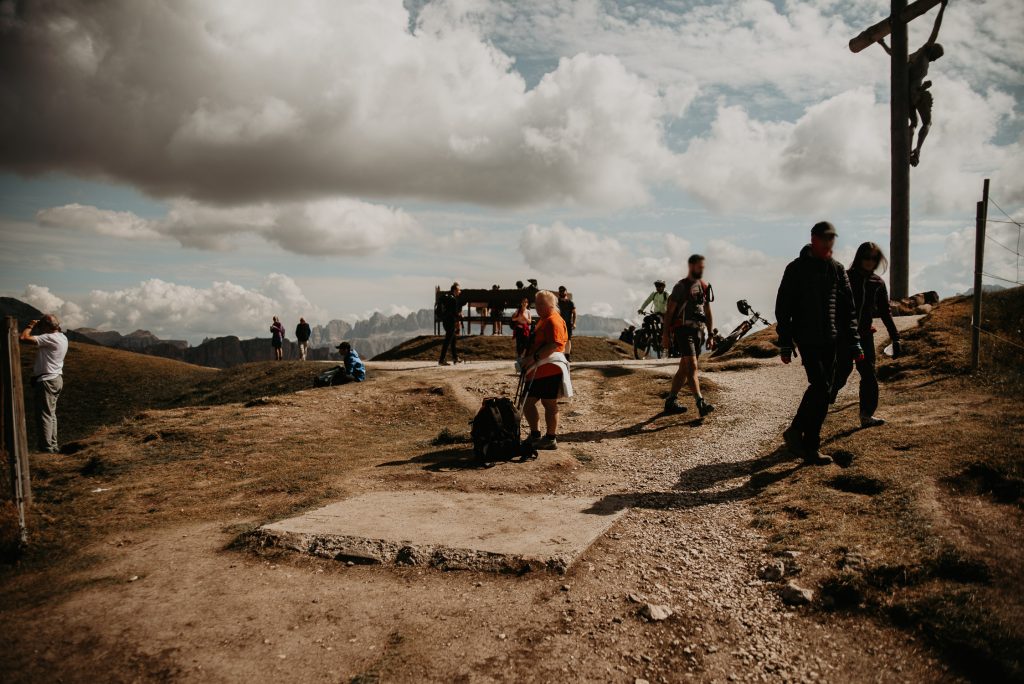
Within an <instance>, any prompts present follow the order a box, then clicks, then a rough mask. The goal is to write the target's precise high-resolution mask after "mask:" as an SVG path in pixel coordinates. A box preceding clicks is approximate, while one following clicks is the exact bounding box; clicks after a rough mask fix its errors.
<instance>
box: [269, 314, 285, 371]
mask: <svg viewBox="0 0 1024 684" xmlns="http://www.w3.org/2000/svg"><path fill="white" fill-rule="evenodd" d="M270 344H271V345H272V346H273V347H274V360H275V361H280V360H281V359H283V358H284V350H283V349H282V347H284V326H283V325H282V324H281V319H280V318H278V317H277V316H274V322H273V323H271V324H270Z"/></svg>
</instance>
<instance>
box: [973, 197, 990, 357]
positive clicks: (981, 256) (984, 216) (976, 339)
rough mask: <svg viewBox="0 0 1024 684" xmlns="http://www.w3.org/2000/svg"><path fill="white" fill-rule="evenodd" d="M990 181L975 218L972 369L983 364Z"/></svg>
mask: <svg viewBox="0 0 1024 684" xmlns="http://www.w3.org/2000/svg"><path fill="white" fill-rule="evenodd" d="M988 183H989V179H988V178H986V179H985V183H984V185H983V186H982V191H981V198H982V199H981V201H980V202H978V205H977V211H976V213H975V219H974V310H973V312H972V314H971V370H974V371H976V370H978V367H979V366H980V365H981V294H982V283H981V275H982V273H983V272H984V271H985V227H986V224H987V223H988Z"/></svg>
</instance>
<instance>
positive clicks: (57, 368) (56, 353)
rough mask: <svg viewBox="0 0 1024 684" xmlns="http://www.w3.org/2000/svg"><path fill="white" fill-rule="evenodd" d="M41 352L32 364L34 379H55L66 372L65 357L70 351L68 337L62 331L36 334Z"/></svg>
mask: <svg viewBox="0 0 1024 684" xmlns="http://www.w3.org/2000/svg"><path fill="white" fill-rule="evenodd" d="M35 340H36V344H37V345H38V347H39V353H37V354H36V362H35V365H34V366H32V379H33V380H53V379H54V378H56V377H58V376H60V375H63V374H64V357H65V356H66V355H67V353H68V338H67V335H65V334H64V333H62V332H52V333H46V334H45V335H35Z"/></svg>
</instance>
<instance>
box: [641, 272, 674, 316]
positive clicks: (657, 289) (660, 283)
mask: <svg viewBox="0 0 1024 684" xmlns="http://www.w3.org/2000/svg"><path fill="white" fill-rule="evenodd" d="M648 304H650V305H652V306H651V311H650V313H655V314H658V315H664V314H665V311H667V310H668V292H665V281H664V280H655V281H654V292H652V293H651V294H650V295H649V296H648V297H647V299H645V300H644V303H643V304H641V305H640V308H639V309H637V313H638V314H645V313H647V305H648Z"/></svg>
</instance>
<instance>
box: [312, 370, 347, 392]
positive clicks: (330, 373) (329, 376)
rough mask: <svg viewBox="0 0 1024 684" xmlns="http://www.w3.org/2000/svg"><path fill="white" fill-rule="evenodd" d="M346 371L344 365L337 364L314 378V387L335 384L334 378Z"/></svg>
mask: <svg viewBox="0 0 1024 684" xmlns="http://www.w3.org/2000/svg"><path fill="white" fill-rule="evenodd" d="M344 372H345V367H344V366H335V367H334V368H331V369H330V370H325V371H324V372H323V373H320V375H317V376H316V377H315V378H313V387H330V386H331V385H333V384H334V379H335V378H337V377H338V376H339V375H341V374H342V373H344Z"/></svg>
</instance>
